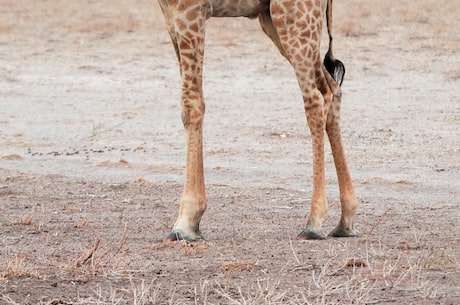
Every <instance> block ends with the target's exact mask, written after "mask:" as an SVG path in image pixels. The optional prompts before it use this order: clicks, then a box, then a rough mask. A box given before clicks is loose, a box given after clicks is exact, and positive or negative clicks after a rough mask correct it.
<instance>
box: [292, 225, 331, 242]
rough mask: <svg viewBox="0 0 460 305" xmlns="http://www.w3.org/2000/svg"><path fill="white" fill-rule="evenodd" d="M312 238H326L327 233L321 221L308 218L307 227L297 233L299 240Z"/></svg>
mask: <svg viewBox="0 0 460 305" xmlns="http://www.w3.org/2000/svg"><path fill="white" fill-rule="evenodd" d="M311 239H320V240H321V239H326V234H325V233H324V232H323V231H322V230H321V223H319V222H317V221H313V220H308V222H307V226H306V227H305V229H303V230H302V231H301V232H300V233H299V235H297V240H311Z"/></svg>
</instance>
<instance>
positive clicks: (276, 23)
mask: <svg viewBox="0 0 460 305" xmlns="http://www.w3.org/2000/svg"><path fill="white" fill-rule="evenodd" d="M159 3H160V6H161V10H162V12H163V14H164V17H165V21H166V25H167V28H168V31H169V35H170V37H171V41H172V43H173V45H174V49H175V51H176V55H177V58H178V61H179V67H180V70H181V78H182V97H181V99H182V101H181V104H182V121H183V124H184V128H185V133H186V148H187V152H186V163H185V182H184V190H183V193H182V197H181V200H180V207H179V215H178V217H177V220H176V222H175V224H174V227H173V229H172V231H171V232H170V233H169V234H168V235H167V236H166V240H180V239H186V240H200V239H202V238H203V236H202V234H201V232H200V230H199V225H200V221H201V217H202V216H203V214H204V212H205V210H206V194H205V185H204V172H203V135H202V124H203V117H204V111H205V104H204V99H203V90H202V67H203V54H204V41H205V40H204V36H205V20H206V19H208V18H210V17H238V16H244V17H250V18H254V17H257V16H258V17H259V22H260V24H261V26H262V29H263V31H264V32H265V33H266V34H267V36H269V37H270V39H271V40H272V41H273V43H274V44H275V45H276V46H277V48H278V49H279V51H280V53H281V54H282V55H283V56H284V57H285V58H286V59H287V60H288V61H289V62H290V64H291V65H292V67H293V68H294V72H295V74H296V77H297V80H298V83H299V86H300V90H301V92H302V97H303V103H304V109H305V116H306V119H307V123H308V126H309V128H310V133H311V141H312V148H313V149H312V157H313V186H312V189H313V191H312V195H311V202H310V213H309V216H308V220H307V224H306V227H305V228H304V230H302V231H301V232H300V234H299V235H298V239H301V240H304V239H324V238H326V235H325V234H324V233H323V232H322V223H323V220H324V218H325V215H326V212H327V209H328V202H327V198H326V190H325V175H324V138H325V133H326V134H327V136H328V138H329V142H330V144H331V149H332V154H333V158H334V163H335V167H336V171H337V177H338V181H339V188H340V202H341V207H342V215H341V218H340V221H339V224H338V225H337V226H336V227H335V229H333V230H332V232H331V233H330V235H331V236H335V237H348V236H358V234H359V233H358V231H357V230H356V228H355V226H354V215H355V211H356V209H357V206H358V200H357V199H356V196H355V192H354V189H353V185H352V182H351V178H350V174H349V172H348V166H347V162H346V160H345V153H344V150H343V146H342V139H341V133H340V126H339V117H340V115H339V111H340V103H341V92H340V87H339V85H338V84H337V83H339V84H340V83H341V81H342V78H343V73H344V67H343V64H342V63H341V62H340V61H338V60H336V59H335V58H334V56H333V53H332V31H331V28H332V0H314V1H312V0H245V1H243V0H159ZM324 19H326V21H327V29H328V34H329V49H328V52H327V54H326V57H325V61H324V65H323V63H322V62H321V61H320V54H319V50H320V48H319V46H320V37H321V29H322V26H323V21H324Z"/></svg>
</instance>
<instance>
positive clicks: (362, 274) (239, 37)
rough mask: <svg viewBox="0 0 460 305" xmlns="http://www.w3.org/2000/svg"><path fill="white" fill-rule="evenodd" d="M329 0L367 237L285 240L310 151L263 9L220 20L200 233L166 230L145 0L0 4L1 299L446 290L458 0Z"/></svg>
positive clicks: (159, 27)
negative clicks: (169, 237) (195, 237)
mask: <svg viewBox="0 0 460 305" xmlns="http://www.w3.org/2000/svg"><path fill="white" fill-rule="evenodd" d="M334 4H335V7H334V12H335V27H336V29H335V32H336V44H335V52H336V55H337V57H338V58H340V59H341V60H342V61H344V62H345V64H346V66H347V75H346V79H345V82H344V85H343V91H344V97H343V110H342V113H343V115H342V126H343V135H344V141H345V144H346V150H347V156H348V161H349V165H350V168H351V172H352V176H353V179H354V183H355V186H356V192H357V194H358V197H359V199H360V202H361V205H360V208H359V211H358V214H357V223H358V226H359V229H360V231H361V233H362V236H361V237H359V238H354V239H327V240H324V241H309V242H299V241H296V240H295V237H296V234H297V233H298V232H300V230H301V229H302V228H303V226H304V225H305V222H306V213H307V211H308V201H309V194H310V190H311V178H310V173H311V158H310V154H311V151H310V141H309V135H308V130H307V127H306V123H305V116H304V114H303V107H302V101H301V97H300V93H299V90H298V88H297V84H296V80H295V78H294V75H293V72H292V69H291V68H290V66H289V65H288V63H287V62H286V60H284V59H283V58H281V56H280V55H279V54H278V51H277V50H276V49H275V47H274V46H272V44H271V42H270V41H269V40H268V39H267V38H266V37H264V34H262V32H261V31H260V29H259V25H258V22H257V21H256V20H248V19H214V20H210V21H209V30H208V35H207V49H206V58H205V77H204V78H205V89H204V91H205V98H206V102H207V109H206V110H207V113H206V120H205V127H204V128H205V130H204V133H205V138H206V139H205V148H204V150H205V171H206V182H207V190H208V203H209V208H208V211H207V213H206V214H205V217H204V219H203V222H202V228H201V229H202V231H203V232H204V234H205V236H206V238H207V241H205V242H200V243H186V242H180V243H171V244H170V243H168V244H165V243H163V242H162V239H163V238H164V236H165V234H166V233H167V232H168V230H169V228H170V227H171V225H172V224H173V222H174V220H175V217H176V215H177V214H176V213H177V208H178V199H179V197H180V194H181V185H182V183H183V178H182V172H183V160H184V137H183V129H182V125H181V121H180V106H179V104H180V103H179V95H180V92H179V88H180V84H179V72H178V68H177V64H176V59H175V56H174V54H173V49H172V47H171V45H170V43H169V40H168V36H167V33H166V30H165V27H164V26H163V20H162V17H161V15H160V13H159V8H158V4H157V3H156V2H155V1H154V0H152V1H147V0H138V1H128V0H100V1H90V0H85V1H64V0H48V1H33V0H0V7H1V10H0V204H1V214H0V304H2V305H3V304H77V305H78V304H458V300H459V299H460V288H459V287H460V261H459V260H460V257H459V253H460V246H459V241H460V233H459V219H460V211H459V207H460V124H459V122H460V103H459V102H460V100H459V96H460V89H459V88H460V57H459V53H458V52H459V50H460V33H459V29H460V19H459V17H458V16H459V12H460V2H459V1H452V0H439V1H435V0H419V1H409V0H401V1H377V0H372V1H363V0H348V1H335V3H334ZM327 162H328V166H327V184H328V197H329V201H330V211H329V215H328V218H327V220H326V222H325V224H324V227H325V230H327V231H329V230H330V229H331V228H333V227H334V225H335V224H336V223H337V221H338V218H339V206H338V205H339V204H338V190H337V182H336V178H335V174H334V168H333V165H332V163H331V155H330V152H329V150H327Z"/></svg>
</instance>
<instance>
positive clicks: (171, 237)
mask: <svg viewBox="0 0 460 305" xmlns="http://www.w3.org/2000/svg"><path fill="white" fill-rule="evenodd" d="M180 240H186V241H200V240H204V238H203V237H202V236H201V235H187V234H184V233H183V232H181V231H171V232H169V233H168V235H166V237H165V241H180Z"/></svg>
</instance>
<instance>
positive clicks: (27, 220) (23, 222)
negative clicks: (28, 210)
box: [10, 214, 36, 226]
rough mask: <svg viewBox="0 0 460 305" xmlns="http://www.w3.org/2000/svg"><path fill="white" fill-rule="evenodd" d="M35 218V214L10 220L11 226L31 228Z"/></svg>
mask: <svg viewBox="0 0 460 305" xmlns="http://www.w3.org/2000/svg"><path fill="white" fill-rule="evenodd" d="M35 218H36V215H35V214H24V215H22V216H21V217H19V218H18V219H13V220H10V224H11V225H14V226H29V225H31V224H32V221H33V220H34V219H35Z"/></svg>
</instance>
